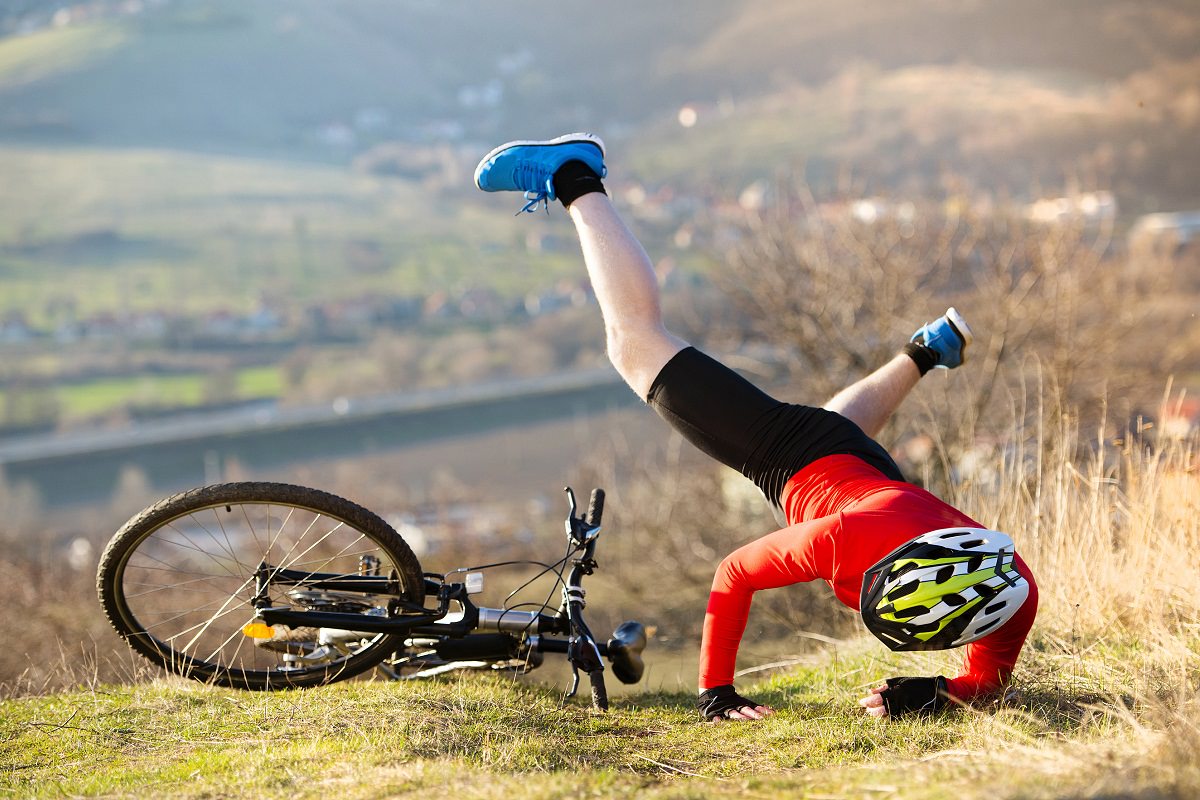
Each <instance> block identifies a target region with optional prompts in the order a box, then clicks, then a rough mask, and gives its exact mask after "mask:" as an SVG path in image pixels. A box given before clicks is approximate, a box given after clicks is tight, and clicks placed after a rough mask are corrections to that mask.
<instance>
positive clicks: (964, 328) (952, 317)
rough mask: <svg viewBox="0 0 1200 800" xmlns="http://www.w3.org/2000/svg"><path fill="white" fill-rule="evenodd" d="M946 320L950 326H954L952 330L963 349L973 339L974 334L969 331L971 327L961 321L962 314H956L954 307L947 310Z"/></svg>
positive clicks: (964, 321) (956, 310)
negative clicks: (960, 341) (959, 339)
mask: <svg viewBox="0 0 1200 800" xmlns="http://www.w3.org/2000/svg"><path fill="white" fill-rule="evenodd" d="M946 319H947V320H949V321H950V324H951V325H953V326H954V330H955V331H956V332H957V333H958V335H959V336H960V337H961V338H962V340H963V347H964V348H965V347H966V346H967V345H969V344H970V343H971V342H972V341H973V340H974V339H975V334H974V332H972V331H971V326H970V325H968V324H967V321H966V320H965V319H963V316H962V314H960V313H958V309H957V308H955V307H954V306H950V307H949V308H947V309H946Z"/></svg>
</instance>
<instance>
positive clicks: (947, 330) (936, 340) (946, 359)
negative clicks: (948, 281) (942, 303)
mask: <svg viewBox="0 0 1200 800" xmlns="http://www.w3.org/2000/svg"><path fill="white" fill-rule="evenodd" d="M974 338H975V335H974V334H973V333H972V332H971V326H970V325H968V324H967V321H966V320H965V319H963V318H962V314H959V313H958V311H957V309H955V308H954V307H953V306H951V307H950V308H947V309H946V313H945V314H943V315H942V316H940V317H938V318H937V319H935V320H934V321H933V322H927V323H925V324H924V325H922V326H921V328H920V330H918V331H917V332H916V333H914V334H913V335H912V339H910V340H909V341H911V342H916V343H917V344H923V345H925V346H926V347H928V348H929V349H930V350H932V351H933V352H934V353H936V354H937V357H938V362H937V365H936V366H938V367H940V368H941V369H954V368H955V367H957V366H958V365H960V364H962V363H963V362H964V361H966V356H965V355H964V351H965V350H966V349H967V345H969V344H970V343H971V340H972V339H974Z"/></svg>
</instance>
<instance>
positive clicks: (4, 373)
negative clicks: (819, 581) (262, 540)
mask: <svg viewBox="0 0 1200 800" xmlns="http://www.w3.org/2000/svg"><path fill="white" fill-rule="evenodd" d="M1197 42H1200V7H1197V5H1196V4H1195V3H1194V2H1191V0H1174V1H1172V0H1156V1H1153V2H1145V1H1134V0H1059V1H1058V2H1053V3H1046V2H1034V0H912V2H908V3H903V4H896V3H889V2H882V0H837V2H833V0H805V1H804V2H792V3H777V2H769V0H734V1H730V0H721V1H720V2H715V1H710V0H696V1H695V2H690V3H688V4H687V5H686V13H680V6H678V5H674V4H653V3H651V4H647V3H635V2H631V1H626V0H616V1H614V2H608V3H603V4H594V3H593V4H584V3H576V2H564V3H557V4H553V5H546V4H544V3H531V2H524V1H523V0H520V1H517V0H514V1H513V2H507V3H503V4H496V3H485V2H482V0H465V1H464V2H456V3H443V2H435V1H434V0H391V1H390V2H384V1H383V0H354V2H349V1H348V0H346V1H341V0H287V2H284V1H283V0H253V2H244V1H239V2H235V1H234V0H92V1H91V2H79V3H71V2H65V0H5V1H4V2H3V3H2V4H0V512H2V513H0V542H2V543H3V552H2V553H0V576H2V577H3V578H4V580H5V581H6V583H7V584H8V585H9V586H11V587H14V592H13V596H12V597H11V598H10V603H9V608H8V609H7V610H6V613H5V619H6V622H5V623H4V626H5V627H6V628H7V627H8V626H10V625H13V624H15V620H18V619H20V620H26V621H28V620H35V621H36V622H35V623H34V624H33V628H34V630H33V631H32V633H33V635H32V636H30V637H26V641H27V644H25V645H24V646H22V647H19V648H9V649H8V650H6V651H5V652H3V653H2V654H0V687H2V688H3V691H4V692H6V693H11V692H24V691H41V690H44V689H46V688H53V687H55V686H59V685H69V684H71V683H78V682H79V681H81V680H95V679H104V680H110V679H115V678H122V677H128V676H130V675H132V674H133V672H134V671H135V668H134V667H133V666H132V665H131V663H130V661H129V657H126V656H123V655H122V651H123V646H122V645H121V644H120V642H119V641H118V640H117V638H116V636H115V635H114V634H112V633H111V632H109V631H108V630H107V625H106V623H105V621H104V619H103V617H102V615H101V614H100V612H99V609H98V607H97V604H96V602H95V599H94V595H93V593H92V592H93V590H92V588H91V582H92V580H93V577H92V576H93V574H94V568H95V563H96V559H97V557H98V555H99V551H100V549H102V548H103V545H104V542H105V541H107V539H108V537H109V536H111V534H112V533H113V531H115V530H116V528H117V527H118V526H119V525H120V524H121V522H123V521H124V520H125V519H126V518H128V517H129V516H130V515H132V514H133V513H135V512H136V511H137V510H139V509H140V508H142V507H143V506H145V505H147V504H149V503H150V502H153V501H154V500H156V499H158V498H159V497H162V496H164V495H166V494H168V493H170V492H173V491H176V490H179V489H183V488H187V487H189V486H194V485H199V484H201V483H205V482H216V481H221V480H242V479H270V480H288V481H293V482H300V483H305V484H310V485H314V486H318V487H321V488H324V489H327V490H330V491H334V492H337V493H340V494H344V495H346V496H348V497H350V498H352V499H354V500H356V501H358V502H360V503H363V504H365V505H367V506H368V507H370V508H372V509H373V510H375V511H377V512H378V513H380V514H381V515H382V516H384V517H385V518H387V519H388V520H389V521H390V522H392V523H393V525H394V526H396V527H397V529H399V530H401V531H402V533H404V535H405V537H406V538H407V539H409V541H410V542H412V543H413V544H414V547H415V549H417V551H418V553H419V555H420V557H421V559H422V562H423V564H425V565H426V566H427V568H430V569H449V568H452V567H455V566H459V565H461V564H463V563H466V562H468V561H470V560H471V559H472V558H474V557H477V556H481V555H484V554H486V555H487V557H488V558H490V557H491V556H492V555H494V554H497V553H500V552H503V553H518V554H519V553H529V552H534V551H536V550H537V549H538V548H540V547H542V545H543V543H545V542H549V541H554V547H556V548H557V547H558V543H557V537H558V536H559V535H560V533H559V527H558V525H559V523H558V521H557V520H558V519H559V518H560V517H561V515H562V512H563V510H564V506H563V505H562V500H561V499H560V497H559V496H558V491H559V489H560V488H561V486H562V485H564V484H565V483H573V484H575V485H576V488H577V489H578V490H579V491H581V492H584V491H586V490H587V488H590V484H596V483H602V484H604V485H605V486H606V487H607V488H609V489H610V505H609V517H608V522H609V524H610V526H611V529H612V538H611V540H609V541H606V542H605V545H604V548H605V549H606V550H607V551H608V553H607V556H608V559H609V562H608V563H605V562H604V561H603V559H602V564H603V565H604V570H603V572H604V574H605V575H606V576H607V580H608V581H609V584H608V588H607V589H598V590H597V591H598V592H599V593H601V596H603V597H605V601H604V603H605V605H604V609H605V611H606V613H611V615H612V617H613V618H614V620H616V621H619V620H620V619H621V618H623V617H624V616H626V615H627V613H626V612H632V611H633V610H637V613H639V614H640V615H641V616H642V617H647V616H648V614H647V612H646V609H647V608H653V609H655V610H656V611H657V614H658V616H659V617H660V618H659V619H657V620H649V619H648V620H647V621H648V622H656V623H657V624H658V625H659V629H660V635H659V646H660V647H662V648H664V652H665V651H667V650H669V649H670V648H671V647H678V648H681V650H682V651H687V649H688V647H690V645H691V644H692V643H694V641H695V638H696V636H697V633H698V629H699V624H700V621H701V610H702V609H703V602H704V596H705V594H706V590H707V585H708V582H709V580H710V579H711V574H712V569H713V567H714V565H715V563H716V561H717V560H719V558H720V557H721V556H722V555H723V554H724V553H725V552H727V551H728V550H730V549H732V548H733V547H734V546H736V545H737V544H739V543H740V542H742V541H744V540H746V539H749V538H752V537H754V536H757V535H761V534H762V533H765V532H767V531H769V530H770V529H771V527H772V523H771V521H770V518H769V515H768V514H767V513H766V512H765V508H764V507H763V506H762V504H761V502H759V501H758V500H757V499H756V498H755V497H754V492H753V490H752V488H751V489H750V490H749V491H748V487H749V485H748V484H746V483H745V482H743V481H741V480H740V478H731V477H730V475H729V474H727V471H724V470H720V469H717V468H714V467H711V466H710V465H708V464H707V463H705V462H704V461H703V460H701V459H699V458H698V457H695V456H693V454H692V453H690V451H689V450H688V448H687V446H686V445H683V444H682V443H681V442H680V441H679V440H678V439H676V438H674V437H672V435H671V434H670V432H669V430H668V429H667V427H666V426H665V425H664V424H662V423H661V422H659V421H658V420H657V419H656V418H654V417H653V415H652V414H651V413H650V412H648V411H647V410H646V409H645V408H644V407H643V406H642V405H641V404H640V402H639V401H638V400H637V398H636V397H634V395H633V394H632V393H631V392H629V391H628V390H627V389H625V388H624V387H623V386H622V385H620V383H619V381H618V379H617V377H616V376H615V374H614V373H613V372H612V371H611V370H610V369H609V368H608V366H607V362H606V360H605V358H604V354H603V345H602V327H601V324H600V318H599V313H598V310H597V309H596V307H595V304H594V299H593V298H592V296H591V292H590V288H589V286H588V283H587V281H586V277H585V274H584V272H583V269H582V265H581V263H580V259H579V256H578V249H577V245H576V244H575V241H574V238H573V234H572V231H571V229H570V227H569V224H568V223H567V221H566V219H565V218H564V216H563V214H562V213H561V209H559V208H557V207H554V208H551V209H550V213H549V214H548V215H547V214H543V213H541V212H539V213H536V214H532V215H526V216H523V217H522V218H521V219H514V218H513V214H514V212H516V211H517V209H518V208H519V205H520V202H519V199H517V198H515V196H507V195H499V196H497V195H483V194H481V193H479V192H478V191H477V190H475V189H474V187H473V185H472V180H471V178H472V170H473V168H474V166H475V163H476V162H477V160H478V159H479V158H480V156H481V155H482V154H484V153H486V152H487V151H488V150H489V149H490V148H491V147H493V146H494V145H496V144H498V143H500V142H503V141H506V140H509V139H514V138H542V137H550V136H554V135H558V134H560V133H563V132H565V131H571V130H589V131H593V132H596V133H598V134H600V135H601V136H602V137H603V138H604V139H605V142H606V144H607V145H608V150H609V158H608V161H609V165H610V179H609V181H608V186H609V190H610V194H611V195H612V196H613V197H614V200H615V201H616V202H617V204H618V206H619V208H620V209H621V210H622V211H623V213H625V214H626V215H627V216H628V217H629V219H630V220H631V224H632V226H633V228H634V229H635V231H636V232H637V234H638V235H639V236H640V237H642V239H643V240H644V242H645V243H646V246H647V249H648V250H649V251H650V253H651V256H652V258H653V259H654V260H655V262H656V265H657V268H658V270H659V274H660V278H661V280H662V283H663V287H664V296H665V299H666V304H667V309H668V314H669V316H670V324H671V325H672V327H674V328H675V329H677V330H679V331H680V332H681V333H683V334H684V335H685V336H687V337H689V338H690V339H692V340H693V341H695V342H697V343H699V344H701V345H702V346H704V347H706V348H708V349H709V350H711V351H712V352H715V353H717V354H718V355H720V356H722V357H723V358H726V359H728V360H729V361H730V362H731V363H733V364H735V365H736V366H737V367H739V368H740V369H742V370H744V371H745V372H746V373H747V374H749V375H750V376H751V377H752V378H753V379H755V380H756V381H759V382H760V383H762V384H763V385H765V386H768V387H769V388H770V389H771V390H772V391H775V392H778V393H779V394H780V395H781V396H785V397H787V398H789V399H794V400H797V401H802V402H813V403H819V402H821V400H823V399H824V397H826V396H828V395H829V394H830V393H832V392H833V391H835V390H836V389H837V388H839V387H840V386H841V385H844V384H845V383H848V382H850V381H851V380H853V379H855V378H857V377H859V376H861V375H863V374H865V373H866V372H867V371H868V370H869V369H870V368H871V367H872V366H874V365H875V364H877V363H879V362H880V360H881V359H883V358H886V357H887V356H888V355H889V354H890V353H892V352H894V351H895V350H896V348H898V347H899V345H900V344H901V343H902V342H903V341H905V340H906V339H907V337H908V335H910V334H911V332H912V331H913V330H914V329H915V328H916V327H917V326H919V325H920V324H921V323H922V322H924V321H926V320H928V319H932V318H933V317H936V316H937V315H939V314H940V313H941V312H942V310H944V308H945V307H946V305H948V304H949V303H955V304H957V305H958V307H959V308H960V310H962V311H963V313H964V314H965V316H966V317H967V319H968V320H970V321H971V322H972V324H973V325H974V326H975V329H976V331H977V332H978V333H979V334H980V339H979V341H978V342H977V343H976V344H975V345H974V352H973V353H972V358H973V361H974V362H975V363H974V365H973V366H972V365H970V364H969V365H968V368H967V369H964V370H959V371H956V372H955V373H954V374H951V375H944V374H938V375H935V376H933V378H932V379H930V380H927V381H926V385H925V386H923V387H922V388H921V390H920V391H919V392H918V393H917V395H916V396H915V397H914V399H913V401H912V402H910V404H909V405H908V406H907V407H906V409H905V412H904V414H902V415H901V416H900V417H899V418H898V419H897V420H896V422H895V423H894V424H893V426H892V428H891V429H890V430H889V431H888V433H887V434H886V436H885V444H887V445H888V446H889V447H890V448H892V449H893V451H894V452H895V454H896V456H897V458H898V460H900V462H901V463H902V465H903V466H904V468H905V469H906V471H907V472H908V474H910V475H911V476H913V478H914V479H916V480H919V481H921V482H924V483H926V484H927V485H930V486H931V487H933V488H936V489H938V490H940V491H943V492H949V493H953V492H956V491H961V490H962V487H964V486H971V485H975V486H986V485H989V481H994V480H996V475H997V472H998V471H1003V470H1002V469H1001V467H1002V465H1004V464H1009V463H1011V461H1012V459H1013V458H1017V459H1018V460H1019V458H1023V457H1024V455H1021V454H1026V453H1027V452H1034V451H1038V452H1041V451H1043V450H1045V449H1053V448H1059V449H1060V450H1064V449H1065V450H1070V452H1071V453H1073V454H1074V453H1077V452H1078V451H1079V450H1080V449H1081V448H1082V449H1083V450H1086V451H1089V452H1095V451H1096V450H1097V449H1098V448H1099V447H1100V446H1101V445H1103V443H1105V442H1118V443H1127V442H1129V441H1135V440H1136V441H1142V440H1143V438H1144V437H1158V436H1163V435H1169V436H1172V437H1186V436H1189V435H1192V433H1193V432H1194V430H1195V426H1196V424H1197V419H1198V417H1200V403H1197V400H1196V397H1197V391H1198V390H1200V322H1198V321H1197V319H1196V313H1195V311H1196V308H1197V298H1198V297H1200V240H1198V239H1197V237H1198V236H1200V156H1198V155H1197V150H1196V142H1197V141H1200V54H1198V50H1197ZM1189 392H1190V393H1189ZM1030 439H1034V440H1036V441H1035V442H1034V444H1033V445H1032V446H1030V447H1029V449H1028V450H1026V449H1025V448H1024V443H1026V442H1027V441H1028V440H1030ZM1014 453H1016V454H1018V455H1017V456H1014V455H1013V454H1014ZM972 482H973V483H972ZM650 565H653V568H654V569H655V570H657V571H658V572H659V574H657V575H652V574H650V573H649V570H650ZM668 585H670V586H671V587H672V588H671V590H670V591H666V590H664V591H662V592H658V593H656V592H655V591H652V590H651V589H650V588H648V587H659V588H661V587H664V586H668ZM805 589H806V587H805V588H802V589H798V590H796V591H795V592H792V593H790V594H787V595H785V596H783V597H782V598H781V599H776V600H772V601H770V602H767V603H762V604H760V610H757V611H756V614H759V615H761V616H760V617H759V618H761V619H762V620H763V621H764V622H763V624H767V623H770V624H774V625H778V624H779V623H780V621H781V620H783V621H786V624H787V625H790V626H792V627H793V628H794V629H795V630H797V631H806V632H809V633H811V632H817V633H819V634H821V635H834V634H838V633H840V632H842V631H843V630H844V629H845V626H846V625H847V624H848V623H847V620H848V619H849V616H848V615H847V614H842V613H841V612H840V611H837V612H834V611H831V610H830V608H829V605H828V604H826V605H820V604H818V605H814V602H815V601H812V599H811V597H815V596H816V595H812V596H811V597H810V595H809V594H807V593H806V590H805ZM818 594H819V592H818ZM668 595H669V597H668ZM25 624H28V622H26V623H25ZM768 652H770V653H777V652H778V651H777V649H775V650H772V649H771V648H770V647H767V648H765V649H764V653H768ZM744 655H745V656H746V657H748V658H753V657H754V655H755V654H754V649H753V647H752V646H751V647H750V648H749V649H748V651H747V653H745V654H744ZM764 658H765V656H764ZM122 659H123V660H122ZM690 669H691V668H690V667H686V668H680V670H679V674H678V675H676V674H675V673H674V672H670V669H668V668H664V669H660V671H659V672H658V673H653V672H652V675H653V676H654V679H655V680H658V681H660V682H664V683H666V684H669V685H670V686H671V687H672V688H673V687H674V685H675V682H676V680H677V678H678V680H679V681H681V682H682V685H686V684H687V683H688V682H689V681H691V680H692V674H691V673H690ZM667 672H670V674H669V675H667V674H665V673H667Z"/></svg>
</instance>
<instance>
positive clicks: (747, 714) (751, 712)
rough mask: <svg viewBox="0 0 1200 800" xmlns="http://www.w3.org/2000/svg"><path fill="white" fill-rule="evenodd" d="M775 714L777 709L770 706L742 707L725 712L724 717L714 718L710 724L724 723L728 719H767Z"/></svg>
mask: <svg viewBox="0 0 1200 800" xmlns="http://www.w3.org/2000/svg"><path fill="white" fill-rule="evenodd" d="M774 713H775V709H773V708H771V707H770V706H742V707H741V708H737V709H734V708H731V709H729V710H728V711H726V712H725V716H723V717H713V718H712V719H710V720H709V722H711V723H713V724H716V723H718V722H724V721H725V720H727V719H732V720H738V719H766V718H767V717H769V716H771V715H772V714H774Z"/></svg>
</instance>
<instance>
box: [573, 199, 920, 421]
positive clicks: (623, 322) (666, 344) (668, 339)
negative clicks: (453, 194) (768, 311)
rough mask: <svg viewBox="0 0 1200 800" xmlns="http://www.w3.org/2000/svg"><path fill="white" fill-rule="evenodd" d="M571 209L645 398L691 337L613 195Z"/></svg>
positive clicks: (620, 352)
mask: <svg viewBox="0 0 1200 800" xmlns="http://www.w3.org/2000/svg"><path fill="white" fill-rule="evenodd" d="M568 213H570V215H571V220H572V221H573V222H574V223H575V229H576V231H577V232H578V233H579V242H580V246H581V247H582V248H583V260H584V263H585V264H586V265H587V270H588V276H589V277H590V278H591V280H592V289H593V290H595V292H596V299H597V300H598V301H599V303H600V312H601V313H602V314H603V315H604V329H605V336H606V339H607V350H608V358H609V360H610V361H612V363H613V366H614V367H616V368H617V372H619V373H620V374H621V377H622V378H624V379H625V382H626V383H628V384H629V385H630V387H631V388H632V389H633V390H634V391H635V392H637V394H638V396H639V397H641V398H642V399H643V400H645V399H646V395H647V394H648V393H649V392H650V387H651V385H653V383H654V379H655V378H656V377H657V376H658V373H659V372H660V371H661V370H662V368H663V367H664V366H666V363H667V362H668V361H670V360H671V358H672V357H673V356H674V355H675V354H676V353H678V352H679V351H680V350H682V349H684V348H685V347H687V342H685V341H683V340H682V339H680V338H679V337H677V336H675V335H674V334H672V333H671V332H670V331H668V330H667V329H666V326H664V325H663V319H662V306H661V305H660V303H659V295H658V278H657V277H656V276H655V274H654V267H653V265H652V264H651V263H650V258H649V257H648V256H647V255H646V251H645V250H644V249H643V248H642V245H641V244H640V243H639V242H638V240H637V239H636V238H634V235H633V234H632V233H631V232H630V231H629V228H627V227H626V226H625V223H624V222H623V221H622V220H621V218H620V217H619V216H618V215H617V212H616V210H615V209H614V208H613V206H612V203H611V202H609V199H608V197H607V196H606V195H604V194H601V193H599V192H594V193H592V194H585V195H584V196H582V197H580V198H578V199H576V200H575V202H573V203H571V206H570V208H569V209H568ZM914 370H915V368H914Z"/></svg>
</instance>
